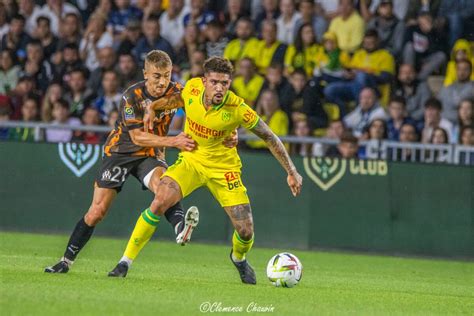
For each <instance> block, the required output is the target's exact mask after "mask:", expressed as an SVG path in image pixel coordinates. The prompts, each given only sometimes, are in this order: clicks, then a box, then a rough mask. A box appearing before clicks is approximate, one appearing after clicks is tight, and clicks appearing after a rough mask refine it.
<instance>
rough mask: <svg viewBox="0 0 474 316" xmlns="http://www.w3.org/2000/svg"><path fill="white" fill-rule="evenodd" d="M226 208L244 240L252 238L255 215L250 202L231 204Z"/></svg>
mask: <svg viewBox="0 0 474 316" xmlns="http://www.w3.org/2000/svg"><path fill="white" fill-rule="evenodd" d="M224 209H225V211H226V213H227V215H228V216H229V218H230V220H231V221H232V225H233V226H234V228H235V230H236V231H237V233H238V234H239V236H240V237H242V238H243V239H244V240H250V239H251V238H252V236H253V215H252V208H251V207H250V204H249V203H246V204H237V205H231V206H226V207H224Z"/></svg>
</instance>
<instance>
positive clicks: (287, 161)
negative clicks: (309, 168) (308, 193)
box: [251, 119, 303, 196]
mask: <svg viewBox="0 0 474 316" xmlns="http://www.w3.org/2000/svg"><path fill="white" fill-rule="evenodd" d="M251 131H252V133H254V134H255V135H257V136H258V137H260V138H261V139H262V140H263V141H265V143H266V144H267V146H268V149H270V151H271V152H272V154H273V156H274V157H275V158H276V159H277V160H278V162H280V165H281V166H282V167H283V169H285V171H286V172H287V173H288V178H287V182H288V186H289V187H290V189H291V193H293V195H294V196H297V195H298V194H300V192H301V186H302V182H303V179H302V177H301V175H300V174H299V173H298V171H297V170H296V167H295V165H294V164H293V161H291V158H290V156H289V155H288V152H287V151H286V149H285V146H284V145H283V143H282V142H281V140H280V139H279V138H278V136H276V135H275V133H273V132H272V131H271V130H270V128H269V127H268V125H267V124H266V123H265V122H264V121H262V120H261V119H259V120H258V123H257V125H256V126H255V127H254V128H252V129H251Z"/></svg>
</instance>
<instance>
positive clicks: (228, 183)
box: [206, 169, 250, 208]
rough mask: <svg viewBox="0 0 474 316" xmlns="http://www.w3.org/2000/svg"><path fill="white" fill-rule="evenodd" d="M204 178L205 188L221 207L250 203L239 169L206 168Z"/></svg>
mask: <svg viewBox="0 0 474 316" xmlns="http://www.w3.org/2000/svg"><path fill="white" fill-rule="evenodd" d="M206 179H207V181H206V185H207V188H208V189H209V191H210V192H211V193H212V195H213V196H214V198H215V199H216V200H217V201H218V202H219V204H220V205H221V206H222V207H224V208H225V207H228V206H234V205H241V204H249V203H250V201H249V197H248V195H247V188H246V187H245V185H244V184H243V182H242V179H241V173H240V169H233V170H232V169H231V170H221V169H207V171H206Z"/></svg>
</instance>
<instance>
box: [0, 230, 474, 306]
mask: <svg viewBox="0 0 474 316" xmlns="http://www.w3.org/2000/svg"><path fill="white" fill-rule="evenodd" d="M67 239H68V237H67V236H65V235H62V236H60V235H54V236H51V235H40V234H22V233H0V244H1V248H0V289H1V292H0V310H1V314H2V315H60V314H69V315H79V314H80V315H137V314H141V315H157V314H158V315H184V314H186V315H202V313H201V312H200V310H199V308H200V305H201V304H202V303H204V302H210V303H216V304H217V303H219V302H220V303H221V307H230V306H234V307H242V309H243V313H245V314H247V313H246V309H247V306H248V305H249V304H250V303H252V302H254V303H256V304H257V305H258V306H260V307H265V306H267V307H271V306H273V310H274V311H273V313H271V314H272V315H321V314H337V315H339V314H364V315H365V314H377V315H381V314H403V315H406V314H430V315H432V314H439V315H446V314H470V313H472V311H473V310H474V264H473V263H472V262H455V261H444V260H432V259H408V258H396V257H380V256H365V255H355V254H338V253H325V252H306V251H292V250H291V249H259V248H258V247H256V248H254V249H253V250H252V252H251V253H250V255H249V261H250V262H251V263H252V265H253V266H254V268H255V270H256V272H257V279H258V284H257V285H256V286H249V285H244V284H242V283H241V282H240V279H239V277H238V274H237V271H236V270H235V268H234V267H233V266H232V264H231V263H230V261H229V258H228V254H229V251H230V246H228V247H225V246H214V245H202V244H190V245H188V246H186V247H180V246H178V245H176V244H175V243H171V242H163V241H153V242H151V243H150V244H149V245H148V246H147V247H146V248H145V249H144V251H143V252H142V253H141V255H140V257H139V258H138V259H137V260H136V262H135V263H134V264H133V266H132V268H131V270H130V272H129V275H128V276H127V278H125V279H114V278H108V277H107V276H106V275H107V272H108V271H109V270H111V269H112V268H113V267H114V266H115V264H116V263H117V260H118V259H119V258H120V256H121V254H122V252H123V249H124V247H125V245H126V241H125V240H117V239H107V238H99V237H95V238H92V239H91V241H90V243H89V245H88V246H87V247H86V248H85V249H84V250H83V252H82V253H81V254H80V256H79V257H78V260H77V261H76V263H75V264H74V266H73V267H72V269H71V271H70V272H69V273H68V274H65V275H50V274H46V273H43V269H44V267H45V266H48V265H51V264H53V263H55V262H56V260H57V259H58V258H59V257H60V255H61V254H62V251H63V250H64V247H65V243H66V242H67ZM257 242H258V241H257ZM288 250H289V251H291V252H293V253H294V254H295V255H297V256H298V257H299V258H300V259H301V261H302V263H303V266H304V270H303V278H302V281H301V283H300V284H299V285H297V286H296V287H295V288H292V289H284V288H275V287H273V286H272V285H271V284H270V283H269V282H268V281H267V279H266V275H265V268H266V264H267V260H269V259H270V258H271V257H272V256H273V255H274V254H275V253H277V252H281V251H288ZM208 314H217V313H208Z"/></svg>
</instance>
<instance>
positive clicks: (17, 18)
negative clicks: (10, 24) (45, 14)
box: [11, 14, 26, 23]
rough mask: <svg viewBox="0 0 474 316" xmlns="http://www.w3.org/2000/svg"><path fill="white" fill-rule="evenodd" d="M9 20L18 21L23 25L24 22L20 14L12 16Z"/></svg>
mask: <svg viewBox="0 0 474 316" xmlns="http://www.w3.org/2000/svg"><path fill="white" fill-rule="evenodd" d="M11 19H12V21H13V20H19V21H21V22H23V23H25V22H26V19H25V17H24V16H23V15H21V14H14V15H13V16H12V18H11Z"/></svg>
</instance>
